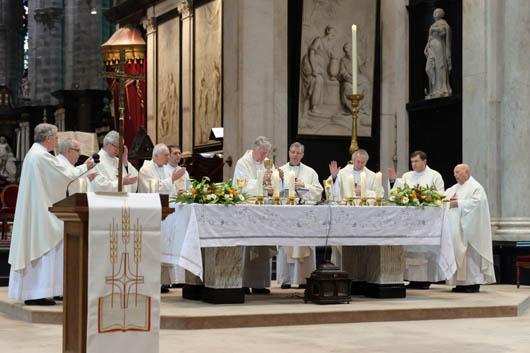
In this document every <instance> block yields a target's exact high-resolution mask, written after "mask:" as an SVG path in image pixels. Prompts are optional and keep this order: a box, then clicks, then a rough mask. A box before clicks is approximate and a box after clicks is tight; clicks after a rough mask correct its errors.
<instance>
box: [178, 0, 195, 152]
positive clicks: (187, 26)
mask: <svg viewBox="0 0 530 353" xmlns="http://www.w3.org/2000/svg"><path fill="white" fill-rule="evenodd" d="M178 9H179V12H180V14H181V19H182V23H181V31H182V36H181V38H182V46H181V48H182V51H181V58H182V61H181V62H182V67H181V75H182V90H181V97H182V101H181V104H182V116H181V119H182V141H181V146H182V151H192V150H193V41H194V39H193V33H194V31H193V26H194V22H193V11H192V10H191V6H190V3H189V2H188V1H183V2H181V3H180V4H179V5H178Z"/></svg>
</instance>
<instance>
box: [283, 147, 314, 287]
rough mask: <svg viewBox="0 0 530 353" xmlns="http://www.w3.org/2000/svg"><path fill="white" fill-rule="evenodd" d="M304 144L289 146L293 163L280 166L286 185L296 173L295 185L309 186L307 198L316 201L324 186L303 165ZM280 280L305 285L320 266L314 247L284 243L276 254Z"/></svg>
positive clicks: (299, 186) (309, 169)
mask: <svg viewBox="0 0 530 353" xmlns="http://www.w3.org/2000/svg"><path fill="white" fill-rule="evenodd" d="M302 158H304V145H302V144H301V143H300V142H295V143H293V144H292V145H291V147H289V162H288V163H286V164H284V165H283V166H281V167H280V169H281V170H282V171H283V175H284V180H283V185H284V186H285V185H288V182H287V181H286V180H289V177H290V173H293V175H294V176H295V178H296V179H295V180H296V182H295V187H296V188H304V189H307V190H308V191H307V193H305V194H304V195H303V197H302V198H303V199H304V200H305V201H306V202H308V203H316V202H318V201H320V200H321V198H322V190H323V189H322V185H320V182H319V181H318V174H317V173H316V172H315V170H314V169H313V168H311V167H308V166H307V165H305V164H303V163H302V162H301V161H302ZM276 265H277V267H276V269H277V270H276V278H277V279H276V281H277V282H278V283H279V284H280V285H281V287H282V288H284V289H286V288H290V287H291V285H292V284H297V285H298V288H305V284H306V278H307V277H310V276H311V272H313V271H314V270H315V269H316V255H315V247H314V246H280V247H279V248H278V256H277V257H276Z"/></svg>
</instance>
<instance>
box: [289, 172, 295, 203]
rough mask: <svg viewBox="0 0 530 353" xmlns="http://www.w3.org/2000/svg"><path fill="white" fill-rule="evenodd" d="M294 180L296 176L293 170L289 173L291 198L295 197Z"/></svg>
mask: <svg viewBox="0 0 530 353" xmlns="http://www.w3.org/2000/svg"><path fill="white" fill-rule="evenodd" d="M294 179H295V174H294V172H293V171H292V170H291V171H290V172H289V197H294Z"/></svg>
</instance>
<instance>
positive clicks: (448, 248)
mask: <svg viewBox="0 0 530 353" xmlns="http://www.w3.org/2000/svg"><path fill="white" fill-rule="evenodd" d="M170 206H171V207H174V208H175V212H174V213H172V214H170V215H169V216H168V217H167V218H166V219H165V220H164V221H163V222H162V241H161V261H162V262H167V263H172V264H176V265H180V266H181V267H183V268H185V269H187V270H188V271H190V272H192V273H193V274H195V275H196V276H199V277H200V278H201V279H202V274H203V268H202V257H201V247H203V248H205V247H224V246H239V245H245V246H249V245H254V246H256V245H284V246H324V245H326V235H327V234H328V233H329V239H328V245H346V246H348V245H349V246H357V245H379V246H382V245H407V246H411V247H410V248H411V249H413V248H414V246H423V245H431V246H434V248H438V249H439V253H438V257H437V262H438V266H439V269H440V271H441V272H442V273H443V274H444V275H445V278H451V276H452V275H453V274H454V273H455V271H456V262H455V257H454V252H453V243H452V240H451V234H450V230H449V224H448V220H447V214H446V212H447V211H446V210H445V209H444V208H440V207H425V208H423V209H421V208H416V207H396V206H383V207H351V206H312V205H304V206H294V207H293V206H269V205H265V206H256V205H235V206H228V207H227V206H223V205H200V204H171V205H170ZM407 250H408V249H407Z"/></svg>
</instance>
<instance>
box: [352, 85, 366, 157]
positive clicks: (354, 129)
mask: <svg viewBox="0 0 530 353" xmlns="http://www.w3.org/2000/svg"><path fill="white" fill-rule="evenodd" d="M363 98H364V95H362V94H350V95H348V99H349V100H351V116H352V124H351V143H350V154H353V152H355V151H357V150H358V149H359V144H358V143H357V114H358V113H359V109H358V108H359V101H361V100H362V99H363Z"/></svg>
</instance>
